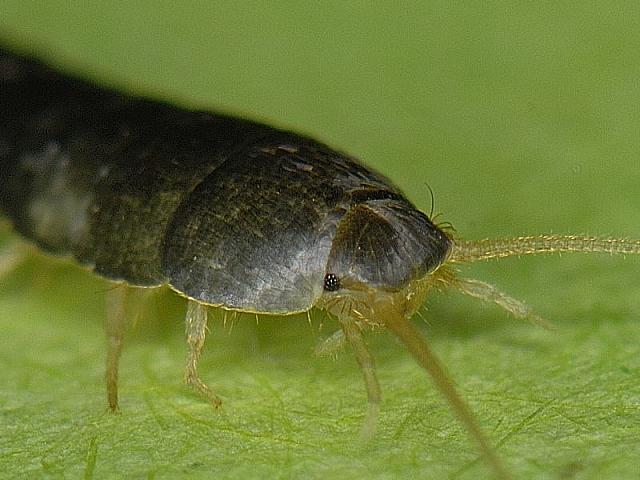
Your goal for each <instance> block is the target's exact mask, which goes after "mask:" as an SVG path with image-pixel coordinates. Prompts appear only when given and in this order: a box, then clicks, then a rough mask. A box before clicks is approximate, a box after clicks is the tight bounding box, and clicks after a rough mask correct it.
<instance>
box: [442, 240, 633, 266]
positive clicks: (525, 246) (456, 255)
mask: <svg viewBox="0 0 640 480" xmlns="http://www.w3.org/2000/svg"><path fill="white" fill-rule="evenodd" d="M561 252H582V253H609V254H612V255H627V254H630V255H633V254H640V240H628V239H624V238H598V237H586V236H584V237H583V236H576V235H536V236H528V237H516V238H502V239H493V240H492V239H485V240H470V241H466V240H455V241H454V244H453V248H452V250H451V254H450V255H449V258H448V263H471V262H477V261H480V260H490V259H492V258H506V257H513V256H519V255H534V254H539V253H561Z"/></svg>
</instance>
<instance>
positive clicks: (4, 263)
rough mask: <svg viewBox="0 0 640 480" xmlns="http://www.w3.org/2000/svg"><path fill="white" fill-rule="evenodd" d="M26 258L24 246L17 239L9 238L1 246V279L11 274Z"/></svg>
mask: <svg viewBox="0 0 640 480" xmlns="http://www.w3.org/2000/svg"><path fill="white" fill-rule="evenodd" d="M26 256H27V254H26V249H25V248H24V245H23V244H22V242H20V241H19V240H17V239H15V238H9V239H7V240H6V241H5V242H4V243H3V244H0V278H2V277H3V276H5V275H7V274H9V273H10V272H11V271H12V270H13V269H14V268H16V267H17V266H18V265H19V264H20V263H21V262H22V261H23V260H24V259H25V258H26Z"/></svg>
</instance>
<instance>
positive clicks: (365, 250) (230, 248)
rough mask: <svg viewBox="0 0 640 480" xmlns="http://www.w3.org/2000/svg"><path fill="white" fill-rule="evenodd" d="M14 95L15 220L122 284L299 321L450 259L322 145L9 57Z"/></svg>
mask: <svg viewBox="0 0 640 480" xmlns="http://www.w3.org/2000/svg"><path fill="white" fill-rule="evenodd" d="M0 87H1V88H0V115H1V117H0V170H1V172H2V182H1V184H0V210H2V212H3V213H4V215H6V216H7V217H8V218H9V219H10V220H11V221H12V222H13V224H14V226H15V228H16V229H17V230H18V232H20V233H21V234H22V235H24V236H25V237H27V238H29V239H31V240H33V241H34V242H36V243H37V244H39V245H40V246H41V247H42V248H44V249H45V250H47V251H50V252H56V253H67V254H72V255H73V256H74V257H75V258H76V259H77V260H78V261H79V262H81V263H83V264H86V265H90V266H92V267H93V269H94V270H95V271H96V272H97V273H99V274H101V275H103V276H105V277H107V278H111V279H123V280H126V281H127V282H129V283H131V284H134V285H160V284H169V285H170V286H172V287H173V288H174V289H175V290H177V291H179V292H181V293H183V294H184V295H187V296H189V297H191V298H194V299H196V300H199V301H201V302H204V303H210V304H216V305H224V306H226V307H228V308H235V309H240V310H245V311H255V312H264V313H291V312H295V311H303V310H308V309H309V308H310V307H311V306H313V304H314V303H315V302H316V301H317V300H318V298H319V297H320V296H321V295H322V294H323V291H324V289H325V288H326V287H328V288H327V290H331V289H332V288H336V286H339V285H340V284H342V285H343V286H344V285H345V283H344V282H347V283H353V282H355V283H358V282H360V283H366V284H370V285H373V286H379V285H383V286H385V287H386V288H399V287H402V286H403V285H406V284H407V282H409V281H411V280H412V279H415V278H417V277H419V276H421V275H424V274H425V273H426V272H428V271H429V270H431V269H432V268H433V267H434V266H435V265H437V264H438V262H440V261H442V259H443V258H444V255H445V254H446V250H447V249H448V248H449V241H448V239H447V238H446V236H445V235H444V234H443V233H442V232H441V231H440V230H439V229H437V228H436V227H435V226H434V225H433V224H432V223H431V222H430V221H429V219H428V218H427V217H426V216H425V215H424V214H422V213H420V212H418V211H417V210H415V208H414V207H413V206H412V205H411V204H410V203H409V202H408V201H407V200H406V199H405V198H404V196H403V195H402V193H401V192H400V191H399V190H398V189H397V188H395V187H394V186H393V185H392V184H391V183H390V182H389V181H388V180H387V179H385V178H384V177H383V176H381V175H379V174H377V173H375V172H373V171H371V170H370V169H367V168H366V167H364V166H363V165H361V164H360V163H358V162H357V161H356V160H354V159H352V158H350V157H348V156H346V155H344V154H341V153H339V152H336V151H334V150H332V149H330V148H328V147H326V146H325V145H322V144H320V143H318V142H315V141H313V140H311V139H309V138H305V137H302V136H299V135H295V134H293V133H290V132H284V131H280V130H277V129H274V128H271V127H268V126H266V125H261V124H257V123H254V122H250V121H247V120H242V119H238V118H233V117H229V116H224V115H218V114H213V113H203V112H194V111H187V110H183V109H179V108H176V107H173V106H170V105H167V104H164V103H160V102H154V101H150V100H145V99H141V98H136V97H131V96H127V95H124V94H121V93H118V92H115V91H112V90H108V89H103V88H98V87H95V86H93V85H91V84H90V83H87V82H84V81H82V80H79V79H75V78H73V77H69V76H66V75H62V74H60V73H57V72H56V71H54V70H52V69H50V68H49V67H46V66H44V65H43V64H41V63H38V62H35V61H32V60H29V59H25V58H22V57H19V56H16V55H14V54H12V53H9V52H5V51H0ZM327 272H331V273H332V274H333V275H335V279H336V282H335V283H334V280H333V279H332V278H333V277H331V278H329V280H327V278H328V277H325V275H326V273H327ZM337 279H340V282H337ZM327 281H328V282H329V283H327ZM343 281H344V282H343Z"/></svg>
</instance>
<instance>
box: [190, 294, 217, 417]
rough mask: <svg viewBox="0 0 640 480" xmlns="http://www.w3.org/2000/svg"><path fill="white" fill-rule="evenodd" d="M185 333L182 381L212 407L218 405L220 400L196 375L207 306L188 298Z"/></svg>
mask: <svg viewBox="0 0 640 480" xmlns="http://www.w3.org/2000/svg"><path fill="white" fill-rule="evenodd" d="M186 334H187V344H188V345H189V353H188V355H187V368H186V370H185V373H184V381H185V383H186V384H187V385H189V386H190V387H193V388H194V389H195V390H196V391H197V392H198V393H200V394H201V395H204V396H205V397H206V398H207V400H209V402H210V403H211V404H212V405H213V406H214V407H219V406H220V405H222V400H220V398H219V397H218V396H217V395H216V394H215V393H213V391H211V389H210V388H209V387H208V386H207V385H206V384H205V383H204V382H203V381H202V380H200V376H199V375H198V360H199V359H200V354H201V353H202V347H204V340H205V337H206V334H207V307H206V306H205V305H202V304H200V303H198V302H195V301H193V300H189V303H188V304H187V317H186Z"/></svg>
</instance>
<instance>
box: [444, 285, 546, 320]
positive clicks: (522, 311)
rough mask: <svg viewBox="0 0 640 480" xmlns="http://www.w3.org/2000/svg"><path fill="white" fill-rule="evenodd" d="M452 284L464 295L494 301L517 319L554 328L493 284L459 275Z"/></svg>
mask: <svg viewBox="0 0 640 480" xmlns="http://www.w3.org/2000/svg"><path fill="white" fill-rule="evenodd" d="M453 285H454V286H455V287H456V288H457V289H458V290H460V292H462V293H464V294H465V295H469V296H470V297H474V298H478V299H480V300H482V301H483V302H493V303H495V304H496V305H498V306H499V307H501V308H503V309H505V310H506V311H507V312H509V313H510V314H511V315H513V316H514V317H516V318H518V319H522V320H527V321H529V322H531V323H533V324H535V325H538V326H540V327H543V328H546V329H547V330H554V326H553V325H552V324H550V323H549V322H547V321H546V320H545V319H544V318H542V317H540V316H539V315H537V314H536V313H535V312H534V311H533V310H532V309H531V307H529V306H528V305H526V304H524V303H522V302H521V301H520V300H516V299H515V298H513V297H510V296H509V295H507V294H506V293H503V292H501V291H500V290H498V289H497V288H496V287H494V286H493V285H489V284H488V283H485V282H481V281H480V280H474V279H472V278H460V277H456V279H455V281H454V283H453Z"/></svg>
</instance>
